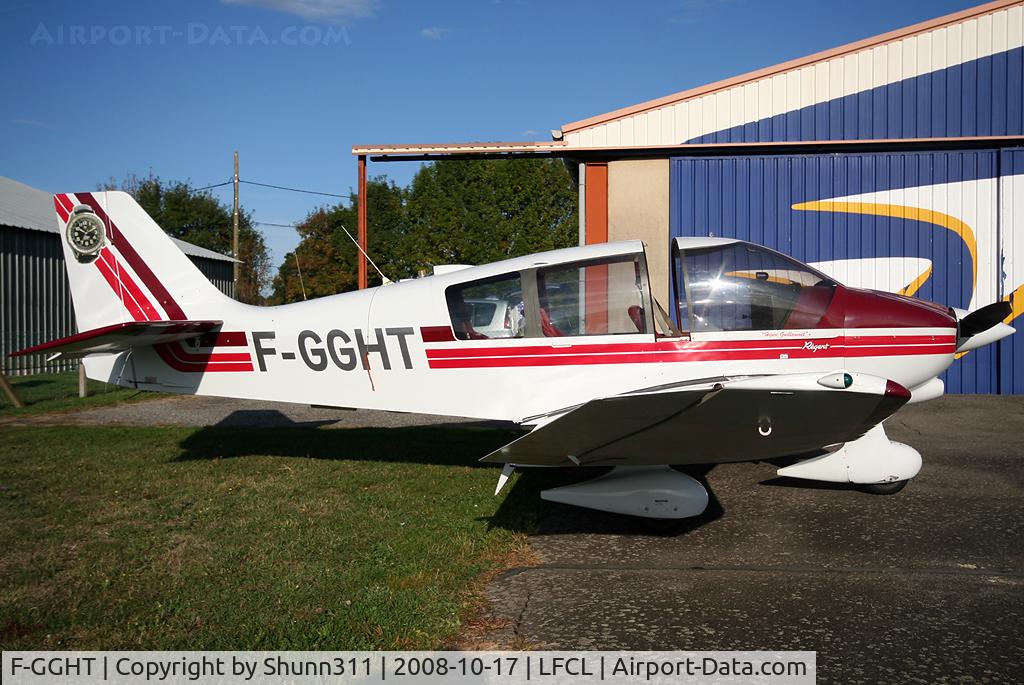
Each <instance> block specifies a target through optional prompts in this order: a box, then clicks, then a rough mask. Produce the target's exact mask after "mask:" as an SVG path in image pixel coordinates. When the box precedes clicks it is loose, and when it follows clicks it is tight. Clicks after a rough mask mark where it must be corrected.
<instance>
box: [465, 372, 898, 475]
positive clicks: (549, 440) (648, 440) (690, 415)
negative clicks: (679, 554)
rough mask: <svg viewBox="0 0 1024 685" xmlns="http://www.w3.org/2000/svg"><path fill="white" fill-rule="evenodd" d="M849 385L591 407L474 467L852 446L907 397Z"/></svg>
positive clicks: (678, 459)
mask: <svg viewBox="0 0 1024 685" xmlns="http://www.w3.org/2000/svg"><path fill="white" fill-rule="evenodd" d="M850 375H851V376H852V377H853V378H854V381H853V383H852V384H851V386H850V387H848V388H833V387H826V386H824V385H822V384H820V383H819V382H818V381H819V380H821V379H822V378H823V377H822V376H821V375H820V374H792V375H786V376H766V377H756V378H745V379H732V380H727V381H725V382H722V383H714V384H709V385H704V386H703V387H686V388H675V389H660V390H655V391H650V392H644V391H639V392H633V393H629V394H625V395H616V396H613V397H605V398H601V399H596V400H592V401H590V402H587V403H586V404H583V405H581V406H579V407H576V408H574V409H572V410H570V411H568V412H566V413H565V414H564V415H562V416H561V417H559V418H556V419H554V420H552V421H549V422H547V423H545V424H543V425H541V426H540V427H538V428H537V429H536V430H534V431H533V432H531V433H528V434H527V435H525V436H523V437H521V438H519V439H518V440H515V441H514V442H511V443H509V444H508V445H506V446H504V447H502V448H501V449H498V450H496V451H495V452H492V453H491V454H489V455H487V456H486V457H484V458H483V460H482V461H487V462H498V463H511V464H518V465H523V466H572V465H581V466H591V465H593V466H617V465H638V466H639V465H653V464H687V463H693V464H697V463H716V462H728V461H749V460H756V459H771V458H776V457H782V456H788V455H792V454H800V453H805V452H809V451H813V450H817V449H820V448H822V447H824V446H826V445H831V444H836V443H842V442H847V441H850V440H855V439H856V438H858V437H860V436H861V435H863V434H864V433H866V432H867V431H868V430H869V429H870V428H871V427H872V426H874V425H876V424H878V423H879V422H881V421H882V420H883V419H885V418H887V417H888V416H890V415H891V414H892V413H893V412H895V411H896V410H897V409H898V408H899V407H901V406H902V405H903V404H904V403H906V401H907V398H908V397H909V393H908V392H906V391H905V390H903V389H902V388H901V387H900V386H895V384H892V383H890V382H887V381H886V380H885V379H882V378H877V377H874V376H865V375H861V374H850ZM832 376H834V374H829V376H828V377H832ZM894 387H895V388H899V390H902V392H899V391H895V392H894V391H893V388H894Z"/></svg>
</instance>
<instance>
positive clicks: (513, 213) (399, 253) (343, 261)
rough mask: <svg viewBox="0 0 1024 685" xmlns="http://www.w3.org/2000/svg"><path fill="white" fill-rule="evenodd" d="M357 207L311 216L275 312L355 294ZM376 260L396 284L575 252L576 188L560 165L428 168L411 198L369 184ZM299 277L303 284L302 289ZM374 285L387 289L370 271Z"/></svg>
mask: <svg viewBox="0 0 1024 685" xmlns="http://www.w3.org/2000/svg"><path fill="white" fill-rule="evenodd" d="M357 200H358V198H357V197H356V196H355V195H354V194H353V195H352V196H351V197H350V198H349V200H348V202H340V203H338V204H337V205H335V206H333V207H323V208H319V209H316V210H314V211H313V212H311V213H310V214H309V216H307V217H306V218H305V219H304V220H303V221H302V223H300V224H299V225H298V227H297V229H298V231H299V235H300V238H301V240H300V242H299V245H298V247H297V248H296V250H295V251H294V252H290V253H288V254H287V255H286V256H285V261H284V263H283V264H282V265H281V267H280V269H279V270H278V274H277V276H276V277H275V278H274V294H273V296H272V298H271V301H272V302H273V303H275V304H283V303H286V302H295V301H297V300H301V299H302V298H303V286H304V289H305V296H306V297H307V298H310V297H322V296H324V295H330V294H334V293H338V292H343V291H346V290H355V289H356V287H357V286H358V283H357V271H358V261H357V258H358V254H359V253H358V251H357V250H356V247H355V245H353V243H352V240H351V239H350V238H349V237H348V236H347V235H346V234H345V232H344V231H343V230H342V226H344V227H345V228H347V229H348V230H349V232H350V233H351V234H352V235H353V236H355V234H356V231H357V216H356V214H357ZM367 205H368V206H367V223H368V226H367V232H368V246H367V247H368V249H367V252H368V253H369V255H370V257H371V259H373V261H374V262H376V263H377V265H378V266H379V267H380V268H381V270H382V271H383V272H384V274H385V275H387V277H388V278H390V279H392V280H398V279H400V278H409V277H412V276H415V275H416V274H417V273H418V272H419V271H420V270H426V271H427V272H429V271H430V269H431V267H433V266H434V265H436V264H452V263H468V264H484V263H487V262H493V261H498V260H501V259H507V258H509V257H516V256H519V255H524V254H529V253H531V252H539V251H543V250H552V249H556V248H559V247H569V246H570V245H575V244H576V236H577V218H576V217H577V200H576V186H575V183H574V182H573V180H572V178H571V177H570V175H569V172H568V171H567V170H566V168H565V166H564V165H563V164H562V163H561V162H558V161H554V160H529V159H521V160H479V161H455V160H446V161H440V162H436V163H434V164H430V165H424V166H423V167H421V168H420V170H419V171H418V172H417V173H416V176H415V178H414V179H413V181H412V185H411V187H410V188H408V189H406V188H401V187H399V186H397V185H395V183H394V182H393V181H389V180H388V179H387V178H385V177H383V176H381V177H377V178H374V179H372V180H370V181H369V182H368V184H367ZM300 272H301V279H300V277H299V276H300ZM369 282H370V285H376V284H378V283H380V278H379V276H378V275H377V273H376V272H375V271H374V270H373V269H372V267H371V269H370V272H369Z"/></svg>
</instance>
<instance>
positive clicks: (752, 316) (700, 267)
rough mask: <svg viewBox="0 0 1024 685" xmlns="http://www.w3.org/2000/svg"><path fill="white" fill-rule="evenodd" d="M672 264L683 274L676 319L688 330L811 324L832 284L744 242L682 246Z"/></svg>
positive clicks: (822, 312)
mask: <svg viewBox="0 0 1024 685" xmlns="http://www.w3.org/2000/svg"><path fill="white" fill-rule="evenodd" d="M676 269H677V271H676V273H677V277H678V276H679V275H682V277H683V278H684V279H685V298H683V297H680V319H681V323H683V324H686V323H687V322H688V325H689V330H691V331H693V332H700V331H747V330H782V329H797V328H815V327H817V326H818V324H819V322H820V321H821V320H822V317H823V316H824V315H825V312H826V310H827V309H828V305H829V303H830V302H831V301H832V296H833V295H834V293H835V288H836V283H835V282H834V281H832V280H831V279H829V278H828V277H827V276H825V275H824V274H822V273H820V272H818V271H815V270H814V269H812V268H811V267H809V266H806V265H805V264H801V263H800V262H797V261H796V260H793V259H790V258H789V257H786V256H785V255H782V254H779V253H778V252H774V251H772V250H768V249H766V248H762V247H759V246H757V245H751V244H749V243H734V244H729V245H724V246H721V247H711V248H701V249H691V250H685V251H684V252H682V253H681V254H680V255H679V258H678V262H677V264H676ZM684 317H685V319H684Z"/></svg>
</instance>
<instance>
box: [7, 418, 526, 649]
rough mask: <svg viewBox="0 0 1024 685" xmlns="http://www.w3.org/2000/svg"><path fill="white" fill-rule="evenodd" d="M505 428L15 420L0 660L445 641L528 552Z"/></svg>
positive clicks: (10, 431)
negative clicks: (9, 655)
mask: <svg viewBox="0 0 1024 685" xmlns="http://www.w3.org/2000/svg"><path fill="white" fill-rule="evenodd" d="M511 437H512V434H510V432H508V431H501V430H491V429H486V430H485V429H456V428H443V427H422V428H404V429H391V430H384V429H350V430H315V429H303V428H293V429H273V430H272V429H246V430H238V429H226V428H205V429H192V428H134V427H133V428H115V427H41V428H40V427H31V428H29V427H8V428H0V517H2V519H0V520H2V525H0V549H2V550H3V551H2V555H0V647H2V648H3V649H96V648H106V649H243V648H244V649H268V648H275V649H361V648H431V647H436V646H439V645H443V644H445V640H447V639H448V638H449V637H450V636H451V635H453V634H454V632H455V631H456V630H457V629H458V627H459V622H460V617H465V616H466V614H467V611H470V610H471V609H472V608H473V606H474V605H475V604H476V603H478V602H479V598H478V592H477V591H478V590H479V587H480V580H481V578H483V577H484V575H485V574H486V573H487V572H488V571H491V570H493V569H495V568H497V567H499V566H501V565H502V564H507V563H508V562H509V560H510V559H515V558H517V555H522V554H523V553H524V550H525V536H524V531H526V530H528V529H529V527H530V526H531V525H532V521H533V518H534V517H535V515H536V507H537V499H536V492H529V493H525V492H523V488H518V487H517V488H514V489H513V490H512V492H511V494H510V495H509V496H508V497H505V496H504V494H505V493H503V497H498V498H496V497H494V496H493V495H492V493H493V489H494V483H495V481H496V478H497V473H498V472H497V470H496V469H495V468H480V467H477V466H474V463H475V460H476V459H478V458H479V457H480V456H482V455H483V454H486V453H487V452H488V451H489V450H491V449H494V448H496V447H497V446H499V445H501V444H504V443H505V442H507V441H508V440H509V439H510V438H511Z"/></svg>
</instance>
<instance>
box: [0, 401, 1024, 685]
mask: <svg viewBox="0 0 1024 685" xmlns="http://www.w3.org/2000/svg"><path fill="white" fill-rule="evenodd" d="M454 421H458V420H454ZM37 422H38V423H43V422H59V423H62V424H97V423H99V424H112V423H116V424H128V425H153V424H164V425H167V424H170V425H197V426H202V425H215V424H217V425H222V426H225V425H228V426H231V425H233V426H247V425H252V426H264V427H265V426H268V425H269V426H289V425H292V426H294V425H301V426H326V427H331V428H348V427H399V426H410V425H427V424H435V423H452V422H453V419H440V418H436V417H424V416H416V415H408V414H390V413H387V412H369V411H341V410H337V409H324V408H320V409H318V408H310V407H301V406H293V405H283V404H276V403H270V402H248V401H236V400H223V399H213V398H196V397H187V398H181V397H169V398H166V399H164V398H161V399H157V400H151V401H147V402H140V403H136V404H122V405H119V406H116V407H104V408H96V409H89V410H84V411H78V412H71V413H67V414H62V415H60V416H59V417H56V420H55V417H54V416H53V415H49V416H39V417H34V416H28V417H19V418H17V419H14V420H9V421H4V423H37ZM886 426H887V430H888V433H889V436H890V438H892V439H894V440H899V441H902V442H906V443H908V444H911V445H913V446H914V447H916V448H917V449H918V450H919V451H920V452H921V453H922V455H923V456H924V468H923V469H922V471H921V474H920V475H919V476H918V477H917V478H915V479H914V480H913V481H912V482H911V483H910V484H909V485H908V486H907V488H906V489H904V490H903V491H902V492H900V493H898V494H896V495H891V496H880V495H869V494H867V493H864V492H861V491H859V490H856V489H852V488H846V487H839V486H831V485H826V484H814V483H801V482H799V481H794V480H788V479H779V478H776V477H775V472H774V467H772V466H771V465H769V464H732V465H722V466H717V467H715V468H714V469H712V470H711V471H710V472H709V473H707V475H706V480H707V484H708V486H709V490H710V492H711V495H712V504H711V506H710V507H709V510H708V512H706V513H705V515H704V516H702V517H700V518H699V519H694V520H690V521H688V522H686V523H685V524H684V525H683V526H682V527H681V528H680V529H679V530H676V531H673V532H664V531H661V532H658V531H653V530H651V529H650V527H649V526H648V525H647V524H646V523H645V522H644V521H642V520H638V519H631V518H628V517H621V516H613V515H606V514H603V513H600V512H592V511H587V510H582V509H577V508H573V507H567V506H563V505H558V504H545V505H544V508H543V509H542V515H541V520H540V522H539V524H538V526H537V529H536V531H534V532H533V534H532V535H531V538H530V541H531V546H532V547H533V549H534V550H535V552H536V553H537V556H538V557H539V560H540V561H539V563H538V564H537V565H535V566H530V567H525V568H514V569H510V570H507V571H505V572H503V573H501V574H500V575H498V576H497V577H496V578H495V579H494V580H493V581H492V582H491V584H490V585H489V587H488V588H487V590H486V593H487V597H488V599H489V600H490V604H491V614H490V615H488V616H485V617H482V618H481V620H480V621H478V625H481V626H487V629H486V630H484V632H483V633H482V634H481V633H480V631H479V630H477V631H474V637H473V642H474V643H475V644H477V645H479V646H486V647H499V648H500V647H505V648H523V647H533V648H547V649H606V650H607V649H685V650H712V649H772V650H814V651H816V652H817V663H818V676H819V682H823V683H824V682H842V683H853V682H864V683H876V682H882V683H903V682H921V683H937V682H958V683H960V682H1008V683H1009V682H1012V683H1024V526H1022V524H1021V512H1022V506H1024V397H1001V398H1000V397H987V396H950V397H943V398H941V399H939V400H936V401H933V402H928V403H925V404H922V405H915V406H908V407H906V408H904V409H903V410H902V411H901V412H900V413H899V414H898V415H897V416H895V417H893V418H892V419H891V420H890V421H889V422H888V423H887V424H886ZM516 490H520V492H519V493H518V494H519V495H520V496H522V495H524V493H525V495H526V496H536V493H535V492H530V481H529V479H528V477H523V478H521V479H520V480H519V482H517V483H516V485H515V486H514V487H512V488H511V492H509V493H508V494H505V497H506V498H507V499H506V504H508V505H509V506H514V500H515V496H516V494H517V493H516Z"/></svg>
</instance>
